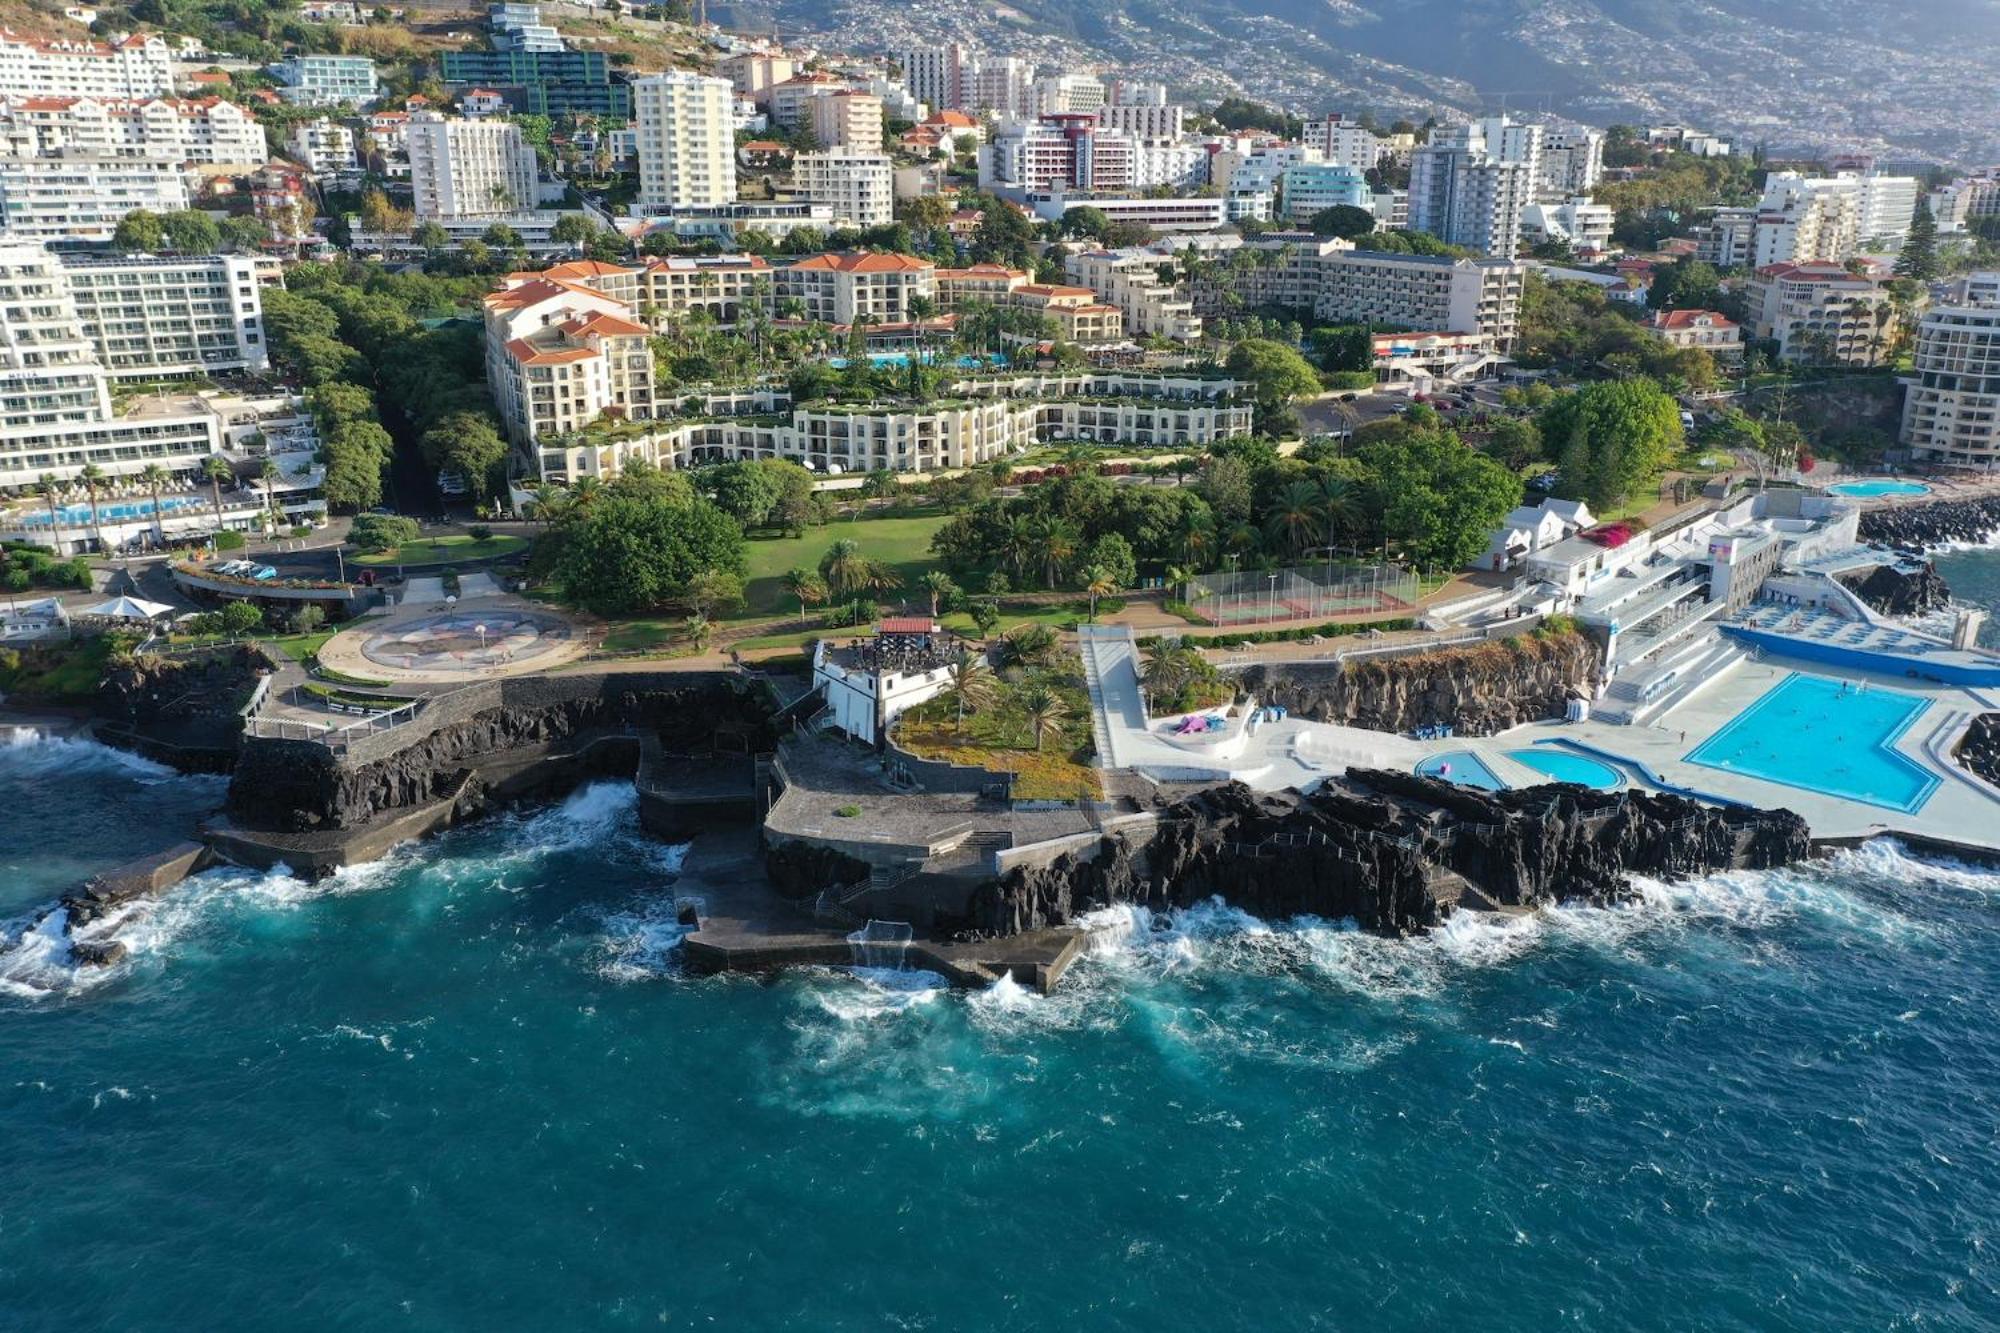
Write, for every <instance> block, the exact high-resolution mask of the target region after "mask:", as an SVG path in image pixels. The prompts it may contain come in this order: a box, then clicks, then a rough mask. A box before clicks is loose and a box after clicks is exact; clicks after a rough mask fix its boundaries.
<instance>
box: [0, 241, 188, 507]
mask: <svg viewBox="0 0 2000 1333" xmlns="http://www.w3.org/2000/svg"><path fill="white" fill-rule="evenodd" d="M0 315H3V316H4V317H0V487H7V488H9V489H14V490H20V489H23V488H25V487H28V486H31V485H33V484H34V483H35V482H36V481H37V480H38V479H39V478H40V477H42V476H44V475H47V476H53V477H55V478H57V479H59V480H65V481H67V480H73V479H74V478H76V477H77V476H79V475H80V474H81V473H82V471H83V469H84V467H85V466H86V465H88V464H95V465H96V466H98V467H100V468H102V469H103V470H104V471H105V472H107V473H109V474H111V475H112V476H115V477H130V476H132V475H134V474H136V473H138V472H140V471H142V470H143V469H144V468H145V467H146V466H147V465H148V464H153V463H157V464H159V465H161V466H163V467H166V468H169V469H175V470H182V471H192V470H193V469H194V468H195V467H197V466H198V465H199V464H200V463H201V462H202V460H203V459H205V458H207V457H208V456H209V455H210V454H212V453H214V452H215V451H216V449H217V448H218V447H219V446H220V444H221V432H220V423H219V422H218V419H217V418H216V417H215V416H213V415H211V414H209V413H206V412H182V411H179V410H176V409H173V408H165V409H161V410H151V408H150V405H142V407H141V409H140V410H139V411H138V413H137V414H135V415H133V416H130V417H123V418H121V417H117V416H115V415H114V414H113V412H112V407H111V388H110V379H109V376H107V374H106V373H105V368H104V366H103V365H102V364H101V363H100V362H99V361H98V359H97V350H96V347H95V346H94V345H93V343H92V342H91V340H90V338H89V337H88V336H87V335H86V333H85V331H84V328H83V324H82V321H81V319H80V318H79V316H78V313H77V306H76V301H75V299H74V297H73V295H72V292H71V286H70V278H69V274H68V272H67V271H66V270H65V268H64V266H63V265H62V264H61V263H60V262H59V261H58V260H57V259H56V258H55V256H53V255H51V254H50V253H49V252H48V251H47V250H45V249H43V248H42V247H41V246H38V245H9V246H4V247H0Z"/></svg>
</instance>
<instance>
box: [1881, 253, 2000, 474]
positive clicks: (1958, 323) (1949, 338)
mask: <svg viewBox="0 0 2000 1333" xmlns="http://www.w3.org/2000/svg"><path fill="white" fill-rule="evenodd" d="M1986 276H1988V277H1992V275H1990V274H1989V275H1986ZM1902 384H1903V388H1904V394H1903V428H1902V443H1903V446H1904V447H1905V448H1907V449H1908V450H1910V452H1911V453H1912V454H1913V455H1914V456H1915V457H1917V458H1919V459H1922V460H1924V461H1926V462H1932V463H1943V464H1946V465H1950V466H1957V467H1977V468H1986V469H1988V470H1991V469H1992V468H1993V467H1994V465H1995V464H1996V463H2000V305H1964V306H1945V307H1942V308H1939V309H1936V310H1931V311H1928V312H1927V313H1926V314H1925V315H1924V317H1923V320H1922V321H1921V322H1920V323H1919V324H1918V325H1917V341H1916V350H1915V355H1914V358H1913V360H1912V363H1911V367H1910V373H1909V374H1908V375H1905V376H1903V377H1902Z"/></svg>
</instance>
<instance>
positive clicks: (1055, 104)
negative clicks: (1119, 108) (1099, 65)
mask: <svg viewBox="0 0 2000 1333" xmlns="http://www.w3.org/2000/svg"><path fill="white" fill-rule="evenodd" d="M1108 100H1109V97H1108V90H1107V89H1106V88H1105V86H1104V84H1103V83H1102V82H1100V81H1099V80H1098V79H1097V78H1096V77H1094V76H1093V75H1089V74H1049V75H1044V76H1043V77H1042V78H1041V79H1039V80H1037V81H1036V83H1035V91H1034V102H1035V110H1036V112H1037V113H1039V114H1041V115H1044V116H1056V115H1067V114H1070V113H1072V112H1082V111H1096V110H1098V109H1099V108H1100V107H1102V106H1104V105H1105V103H1106V102H1107V101H1108Z"/></svg>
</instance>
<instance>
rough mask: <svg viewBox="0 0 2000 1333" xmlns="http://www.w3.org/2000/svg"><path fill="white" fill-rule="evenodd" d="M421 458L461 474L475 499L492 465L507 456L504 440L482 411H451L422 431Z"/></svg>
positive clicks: (484, 489) (482, 491)
mask: <svg viewBox="0 0 2000 1333" xmlns="http://www.w3.org/2000/svg"><path fill="white" fill-rule="evenodd" d="M417 447H418V449H419V450H420V451H421V452H422V454H423V456H424V462H426V463H428V464H429V465H430V466H432V467H434V468H437V469H439V470H441V471H446V472H456V473H458V474H459V475H460V476H461V477H463V478H465V484H466V487H467V488H468V489H469V490H470V491H471V492H472V497H473V499H475V500H480V499H484V498H485V497H486V495H487V493H488V491H489V490H490V487H489V485H488V481H489V479H490V478H491V476H492V473H493V469H494V468H495V467H497V466H499V464H500V463H501V461H502V460H504V459H505V458H506V457H507V441H506V440H504V439H502V438H501V437H500V432H499V431H498V430H496V429H495V428H494V424H493V419H492V418H491V417H490V416H488V415H487V414H486V413H484V412H476V411H465V412H453V413H451V414H450V415H449V416H446V417H443V418H441V419H440V420H439V421H438V423H437V424H436V425H435V426H432V427H431V428H430V429H429V430H427V431H425V432H424V434H423V437H422V438H421V439H420V440H419V441H418V444H417Z"/></svg>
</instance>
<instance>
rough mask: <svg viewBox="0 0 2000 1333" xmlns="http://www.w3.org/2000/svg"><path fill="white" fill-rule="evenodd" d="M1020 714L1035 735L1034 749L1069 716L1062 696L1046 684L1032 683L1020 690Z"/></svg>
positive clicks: (1039, 746) (1037, 750) (1038, 750)
mask: <svg viewBox="0 0 2000 1333" xmlns="http://www.w3.org/2000/svg"><path fill="white" fill-rule="evenodd" d="M1019 701H1020V706H1021V716H1022V717H1023V718H1025V719H1026V720H1027V723H1028V729H1029V730H1030V731H1031V732H1033V733H1034V736H1035V750H1036V752H1037V753H1039V752H1040V750H1041V748H1042V737H1043V736H1045V735H1047V734H1048V733H1049V732H1051V731H1054V730H1055V729H1056V728H1057V727H1059V726H1061V725H1062V722H1063V719H1064V718H1066V717H1068V716H1069V709H1068V708H1067V707H1066V706H1065V705H1064V703H1063V700H1062V696H1061V695H1060V694H1057V693H1056V692H1055V691H1054V690H1052V689H1050V688H1049V687H1048V686H1046V685H1042V684H1034V685H1030V686H1028V688H1027V689H1025V690H1022V691H1021V693H1020V696H1019Z"/></svg>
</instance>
